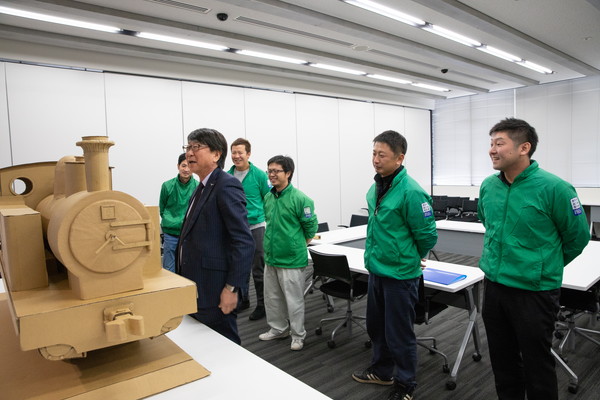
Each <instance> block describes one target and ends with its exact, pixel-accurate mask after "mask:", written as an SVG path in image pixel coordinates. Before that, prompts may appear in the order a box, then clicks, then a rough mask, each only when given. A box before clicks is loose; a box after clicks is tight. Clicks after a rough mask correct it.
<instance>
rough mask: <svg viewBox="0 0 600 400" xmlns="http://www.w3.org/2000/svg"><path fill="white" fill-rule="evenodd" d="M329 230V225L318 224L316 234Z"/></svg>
mask: <svg viewBox="0 0 600 400" xmlns="http://www.w3.org/2000/svg"><path fill="white" fill-rule="evenodd" d="M328 230H329V224H328V223H327V222H319V225H318V226H317V233H321V232H327V231H328Z"/></svg>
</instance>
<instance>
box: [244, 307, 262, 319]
mask: <svg viewBox="0 0 600 400" xmlns="http://www.w3.org/2000/svg"><path fill="white" fill-rule="evenodd" d="M264 317H265V307H264V306H256V308H255V309H254V311H252V314H250V316H249V317H248V319H249V320H250V321H257V320H259V319H263V318H264Z"/></svg>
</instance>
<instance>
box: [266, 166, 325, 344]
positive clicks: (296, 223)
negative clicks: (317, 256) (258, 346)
mask: <svg viewBox="0 0 600 400" xmlns="http://www.w3.org/2000/svg"><path fill="white" fill-rule="evenodd" d="M267 165H268V173H269V180H270V181H271V184H272V185H273V188H272V189H271V191H270V192H269V193H268V194H267V195H266V196H265V215H266V219H267V231H266V233H265V261H266V265H265V310H266V313H267V323H268V324H269V327H270V329H269V331H267V332H265V333H262V334H261V335H259V337H258V338H259V339H260V340H275V339H284V338H286V337H288V336H290V334H291V336H292V343H291V346H290V349H291V350H294V351H298V350H302V348H303V347H304V338H305V337H306V329H304V283H305V277H304V271H305V269H306V266H307V265H308V252H307V251H306V245H307V244H308V243H309V242H310V241H311V240H312V238H313V237H314V236H315V233H317V225H318V221H317V216H316V215H315V210H314V203H313V201H312V200H311V199H310V198H309V197H308V196H307V195H305V194H304V193H302V192H301V191H300V190H298V189H296V188H295V187H294V186H293V185H292V182H291V181H292V176H293V175H294V161H293V160H292V159H291V158H290V157H287V156H281V155H280V156H275V157H272V158H271V159H270V160H269V162H268V164H267Z"/></svg>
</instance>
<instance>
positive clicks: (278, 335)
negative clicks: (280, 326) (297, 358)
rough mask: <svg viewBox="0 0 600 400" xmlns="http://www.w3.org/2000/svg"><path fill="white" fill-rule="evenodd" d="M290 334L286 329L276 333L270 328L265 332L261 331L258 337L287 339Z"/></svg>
mask: <svg viewBox="0 0 600 400" xmlns="http://www.w3.org/2000/svg"><path fill="white" fill-rule="evenodd" d="M288 336H290V331H289V330H288V331H284V332H281V333H274V332H273V331H272V330H269V331H268V332H265V333H261V334H260V335H258V338H259V339H260V340H265V341H267V340H275V339H285V338H286V337H288Z"/></svg>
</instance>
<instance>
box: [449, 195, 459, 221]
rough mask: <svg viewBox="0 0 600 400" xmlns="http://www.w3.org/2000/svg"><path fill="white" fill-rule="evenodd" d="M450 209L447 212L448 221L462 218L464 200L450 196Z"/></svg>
mask: <svg viewBox="0 0 600 400" xmlns="http://www.w3.org/2000/svg"><path fill="white" fill-rule="evenodd" d="M447 200H448V209H447V211H446V214H447V218H448V219H456V218H459V217H460V213H461V207H462V202H463V198H462V197H459V196H448V198H447Z"/></svg>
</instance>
